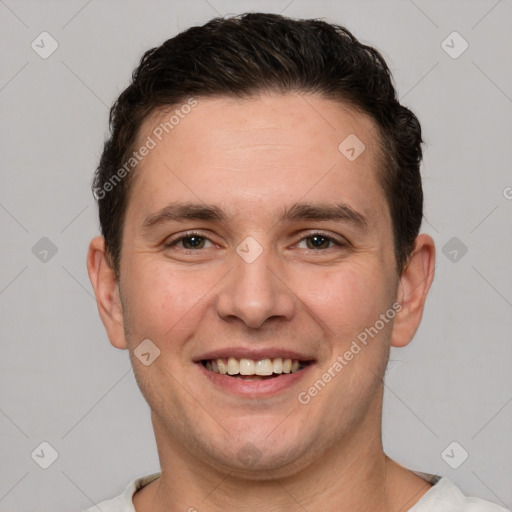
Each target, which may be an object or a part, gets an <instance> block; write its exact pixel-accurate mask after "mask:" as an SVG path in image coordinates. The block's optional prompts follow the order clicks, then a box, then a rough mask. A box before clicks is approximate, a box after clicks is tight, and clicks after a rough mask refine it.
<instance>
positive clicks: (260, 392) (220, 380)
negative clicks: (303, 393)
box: [197, 363, 313, 398]
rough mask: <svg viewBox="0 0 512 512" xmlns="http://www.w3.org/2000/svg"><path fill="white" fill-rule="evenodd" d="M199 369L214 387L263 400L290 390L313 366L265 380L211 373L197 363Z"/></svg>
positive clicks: (309, 365)
mask: <svg viewBox="0 0 512 512" xmlns="http://www.w3.org/2000/svg"><path fill="white" fill-rule="evenodd" d="M197 365H198V366H199V369H200V370H201V371H202V372H203V374H204V375H205V376H206V378H208V379H209V380H210V381H211V382H212V383H213V384H214V385H216V386H218V387H220V388H222V389H223V390H225V391H228V392H230V393H233V394H235V395H239V396H243V397H246V398H263V397H270V396H273V395H277V394H278V393H280V392H282V391H284V390H286V389H288V388H291V387H292V386H293V385H295V384H297V383H298V382H299V381H300V380H302V379H303V378H304V377H305V376H306V374H307V373H309V370H310V369H311V367H312V366H313V365H312V364H308V365H307V366H306V367H304V368H303V369H302V370H299V371H297V372H294V373H283V374H281V375H280V376H279V377H273V378H271V379H265V380H244V379H237V378H234V377H230V376H229V375H222V374H220V373H215V372H212V371H211V370H208V369H207V368H205V366H204V365H203V364H202V363H197Z"/></svg>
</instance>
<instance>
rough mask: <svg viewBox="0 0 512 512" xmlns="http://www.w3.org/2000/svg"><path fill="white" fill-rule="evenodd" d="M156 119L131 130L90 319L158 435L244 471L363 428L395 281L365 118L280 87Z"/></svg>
mask: <svg viewBox="0 0 512 512" xmlns="http://www.w3.org/2000/svg"><path fill="white" fill-rule="evenodd" d="M168 118H169V113H166V114H164V113H163V112H155V113H154V114H153V116H152V117H151V118H150V119H148V120H147V121H146V122H145V124H144V125H143V126H142V127H141V130H140V133H139V137H138V139H139V142H140V143H141V145H142V144H143V143H144V141H146V140H147V137H148V136H151V137H152V138H153V139H155V141H156V147H154V148H153V149H151V151H149V154H148V155H147V156H146V157H145V158H144V159H143V161H142V162H141V163H140V164H138V167H137V169H136V171H135V172H136V175H135V176H134V178H135V179H134V182H133V189H132V192H131V194H130V198H129V204H128V208H127V211H126V218H125V225H124V231H123V247H122V254H121V267H120V281H119V288H118V292H119V296H120V304H121V305H122V309H121V306H120V315H121V316H120V318H121V319H122V324H123V326H124V329H123V333H122V334H121V333H120V332H118V331H116V329H115V328H114V327H110V328H109V327H107V328H108V330H109V336H110V339H111V341H112V343H113V344H115V345H116V346H118V347H121V348H122V347H127V348H128V349H129V350H130V354H131V357H132V362H133V366H134V372H135V375H136V378H137V381H138V384H139V386H140V389H141V391H142V393H143V395H144V397H145V398H146V400H147V401H148V403H149V405H150V407H151V409H152V413H153V423H154V427H155V432H156V435H157V442H158V443H159V447H161V445H162V444H164V443H165V444H166V445H167V446H173V447H175V449H176V450H177V452H179V453H181V454H182V455H183V456H190V458H191V459H193V460H196V461H201V463H204V464H208V465H211V466H217V467H219V468H224V469H230V470H232V469H235V468H236V469H237V470H238V471H247V472H248V473H251V472H255V471H257V470H270V471H278V470H283V471H285V470H290V471H291V470H292V469H291V468H295V470H297V469H298V468H300V467H302V466H304V465H306V464H309V463H313V462H314V461H315V460H316V459H318V458H319V457H321V456H325V454H327V453H335V451H336V450H337V449H338V448H339V449H341V447H342V446H343V445H346V444H347V443H348V441H349V440H350V441H351V442H352V444H353V441H354V439H355V438H357V437H358V436H359V437H361V438H363V437H364V436H366V439H367V440H368V436H369V435H370V434H371V435H373V436H374V437H375V438H378V437H379V428H380V425H379V421H380V408H381V391H382V381H381V378H382V376H383V373H384V370H385V365H386V362H387V356H388V351H389V346H390V343H391V340H392V335H393V323H394V320H393V317H394V316H395V314H396V304H395V308H393V304H394V303H395V301H396V299H397V291H398V290H399V288H400V287H399V283H400V280H399V276H397V274H396V270H395V259H394V251H393V235H392V224H391V218H390V213H389V209H388V205H387V202H386V200H385V197H384V192H383V190H382V188H381V186H380V184H379V182H378V179H377V169H378V168H379V165H380V157H379V152H378V151H379V150H378V135H377V130H376V128H375V125H374V124H373V122H372V121H371V119H370V118H368V117H366V116H365V115H363V114H361V113H358V112H356V111H354V110H351V109H350V108H349V107H347V106H344V105H343V104H340V103H338V102H334V101H333V100H328V99H324V98H321V97H319V96H315V95H310V96H304V97H303V96H300V95H298V94H286V95H268V96H261V97H258V98H254V99H244V100H240V99H233V98H207V99H202V98H198V99H197V106H195V107H194V108H193V109H192V110H191V112H190V113H189V114H187V115H186V116H184V117H183V118H180V121H179V124H176V125H175V126H174V127H173V129H172V131H170V132H169V133H168V134H165V133H164V136H163V137H162V140H161V141H159V140H158V139H157V138H156V137H155V136H154V132H153V130H154V129H155V127H157V126H159V124H160V123H161V122H164V120H165V119H168ZM349 136H351V137H352V138H351V139H349V142H351V144H348V147H347V143H345V145H343V144H342V147H341V150H340V149H339V146H340V143H342V141H344V140H345V139H346V138H347V137H349ZM354 136H355V137H357V139H359V141H360V142H362V143H363V144H364V151H363V152H362V153H360V154H359V155H358V153H359V152H360V149H361V148H362V146H358V145H357V144H360V143H359V142H357V140H356V139H354V138H353V137H354ZM354 141H356V142H354ZM351 147H353V148H354V151H351V149H350V148H351ZM354 156H356V158H355V159H354ZM348 157H350V158H348ZM395 320H396V319H395ZM365 330H366V331H365ZM363 333H366V339H365V335H364V334H363ZM369 333H371V335H370V334H369ZM143 340H150V343H149V342H147V341H146V342H145V343H146V345H141V346H140V347H143V348H144V350H142V349H141V348H139V349H138V347H139V345H140V344H141V342H143ZM363 340H365V342H363ZM354 343H355V344H354ZM138 350H139V351H142V352H144V353H145V354H148V353H149V354H150V356H149V357H148V355H146V356H145V358H146V363H148V362H149V361H148V359H149V360H152V358H153V356H154V355H156V354H157V353H159V355H158V357H157V358H156V359H155V360H154V361H153V362H151V364H143V363H142V362H141V361H140V360H139V358H138V357H136V355H135V354H136V353H138ZM290 366H291V367H292V368H291V369H290ZM255 372H256V375H254V373H255ZM285 372H286V373H285ZM240 373H242V374H246V375H240ZM258 374H261V375H258ZM376 442H377V441H376ZM379 442H380V440H379Z"/></svg>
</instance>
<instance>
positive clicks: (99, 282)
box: [87, 236, 127, 349]
mask: <svg viewBox="0 0 512 512" xmlns="http://www.w3.org/2000/svg"><path fill="white" fill-rule="evenodd" d="M87 271H88V272H89V279H90V280H91V284H92V287H93V288H94V294H95V295H96V302H97V304H98V311H99V314H100V317H101V321H102V322H103V325H104V326H105V329H106V330H107V334H108V338H109V340H110V343H112V345H113V346H114V347H116V348H120V349H125V348H126V347H127V345H126V340H125V337H124V326H123V308H122V304H121V298H120V295H119V283H118V280H117V278H116V276H115V274H114V271H113V269H112V267H111V266H110V263H109V260H108V257H107V255H106V253H105V240H104V238H103V237H102V236H97V237H96V238H93V240H92V241H91V243H90V245H89V252H88V254H87Z"/></svg>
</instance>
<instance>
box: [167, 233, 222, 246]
mask: <svg viewBox="0 0 512 512" xmlns="http://www.w3.org/2000/svg"><path fill="white" fill-rule="evenodd" d="M207 244H211V245H213V243H212V241H211V240H210V239H209V238H208V237H206V236H204V235H201V234H200V233H188V234H186V235H184V236H180V237H179V238H175V239H174V240H170V241H169V242H167V243H166V244H165V245H166V247H178V248H181V249H186V250H199V249H206V248H207V247H208V245H207Z"/></svg>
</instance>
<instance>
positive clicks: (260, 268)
mask: <svg viewBox="0 0 512 512" xmlns="http://www.w3.org/2000/svg"><path fill="white" fill-rule="evenodd" d="M234 258H235V261H234V265H235V266H234V268H233V270H232V271H231V272H229V274H228V275H227V276H226V277H227V279H226V280H224V281H223V283H222V288H221V289H220V291H219V294H218V296H217V304H216V306H217V314H218V315H219V317H220V318H222V319H223V320H226V321H233V320H234V319H238V320H240V321H242V322H243V323H244V324H246V325H247V326H248V327H250V328H253V329H258V328H260V327H262V326H263V325H264V324H265V322H268V321H269V320H271V319H273V320H277V319H280V320H290V319H291V318H292V317H293V315H294V313H295V308H296V297H295V295H294V293H293V291H292V290H291V289H290V288H289V287H288V285H287V283H286V280H285V276H284V275H282V274H283V273H282V272H279V265H277V264H276V262H275V261H272V258H271V257H270V254H269V250H264V251H263V252H262V254H261V255H260V256H259V257H258V258H257V259H256V260H255V261H252V262H250V263H249V262H247V261H245V260H244V259H243V258H242V257H239V256H238V254H236V255H234Z"/></svg>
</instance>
